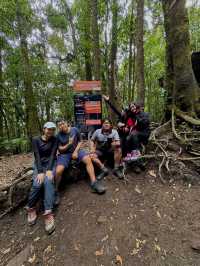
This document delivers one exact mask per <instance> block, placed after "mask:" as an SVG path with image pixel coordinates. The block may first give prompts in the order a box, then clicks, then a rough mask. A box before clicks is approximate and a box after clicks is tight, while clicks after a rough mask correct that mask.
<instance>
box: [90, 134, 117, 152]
mask: <svg viewBox="0 0 200 266" xmlns="http://www.w3.org/2000/svg"><path fill="white" fill-rule="evenodd" d="M91 140H92V141H94V142H95V143H96V144H97V149H108V148H110V147H111V143H112V142H113V141H119V140H120V138H119V134H118V132H117V130H116V129H112V131H111V132H110V133H108V134H107V133H106V132H102V129H97V130H96V131H95V132H94V133H93V135H92V138H91Z"/></svg>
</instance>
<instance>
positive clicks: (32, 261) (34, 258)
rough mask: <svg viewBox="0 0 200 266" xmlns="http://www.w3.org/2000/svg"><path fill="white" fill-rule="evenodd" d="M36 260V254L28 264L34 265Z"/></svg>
mask: <svg viewBox="0 0 200 266" xmlns="http://www.w3.org/2000/svg"><path fill="white" fill-rule="evenodd" d="M35 260H36V255H35V254H34V255H33V257H31V258H29V259H28V262H29V263H31V264H32V263H34V262H35Z"/></svg>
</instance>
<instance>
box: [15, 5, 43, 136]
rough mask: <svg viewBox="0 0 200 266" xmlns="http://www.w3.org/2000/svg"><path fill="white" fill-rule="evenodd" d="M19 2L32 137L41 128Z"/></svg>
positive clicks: (20, 34) (19, 9)
mask: <svg viewBox="0 0 200 266" xmlns="http://www.w3.org/2000/svg"><path fill="white" fill-rule="evenodd" d="M16 4H17V22H18V34H19V38H20V48H21V56H22V63H23V66H22V67H23V74H24V77H23V78H24V98H25V105H26V127H27V134H28V137H29V138H30V139H32V137H33V136H35V135H38V134H39V132H40V128H39V118H38V115H37V106H36V100H35V96H34V93H33V86H32V73H31V64H30V60H29V55H28V44H27V36H26V32H25V28H26V27H25V25H24V23H26V20H25V19H24V14H23V12H22V10H21V6H20V2H19V1H16Z"/></svg>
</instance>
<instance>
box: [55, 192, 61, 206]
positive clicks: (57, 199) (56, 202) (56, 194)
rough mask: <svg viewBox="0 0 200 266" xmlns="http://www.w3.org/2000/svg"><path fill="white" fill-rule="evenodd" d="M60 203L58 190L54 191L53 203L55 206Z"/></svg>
mask: <svg viewBox="0 0 200 266" xmlns="http://www.w3.org/2000/svg"><path fill="white" fill-rule="evenodd" d="M59 204H60V194H59V192H58V191H56V192H55V201H54V205H55V206H56V207H57V206H58V205H59Z"/></svg>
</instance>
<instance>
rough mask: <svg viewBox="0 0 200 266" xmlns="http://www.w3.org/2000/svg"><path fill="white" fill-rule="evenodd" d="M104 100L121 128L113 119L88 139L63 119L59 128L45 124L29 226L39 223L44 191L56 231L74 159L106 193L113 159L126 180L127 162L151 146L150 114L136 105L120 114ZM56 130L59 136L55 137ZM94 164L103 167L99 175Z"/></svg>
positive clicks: (49, 224) (48, 225)
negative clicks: (56, 214) (61, 191)
mask: <svg viewBox="0 0 200 266" xmlns="http://www.w3.org/2000/svg"><path fill="white" fill-rule="evenodd" d="M103 98H104V100H105V102H106V103H107V104H108V105H109V106H110V107H111V109H112V110H113V111H114V112H115V113H116V114H117V115H118V117H119V122H118V124H117V129H114V128H113V126H112V122H111V121H110V120H109V119H105V120H103V122H102V128H100V129H97V130H96V131H95V132H94V133H93V135H92V137H91V138H90V140H88V138H87V137H86V136H85V135H81V134H80V132H79V130H78V129H77V128H76V127H72V126H71V125H70V124H69V123H68V122H67V121H66V120H65V119H60V120H58V121H57V125H56V124H54V123H53V122H47V123H45V124H44V127H43V134H42V136H40V137H35V138H34V139H33V141H32V143H33V152H34V157H35V161H34V167H33V168H34V171H33V183H32V188H31V191H30V193H29V198H28V204H27V207H26V209H27V211H28V223H29V225H34V224H35V223H36V220H37V210H36V206H37V202H38V200H39V198H40V196H41V192H42V188H43V190H44V193H43V199H44V204H43V205H44V214H43V215H44V221H45V231H46V232H47V233H48V234H51V233H52V232H53V231H54V230H55V221H54V215H53V209H54V207H55V206H56V205H58V204H59V202H60V196H59V185H60V182H61V179H62V177H63V173H64V171H65V170H66V169H67V168H68V167H69V164H70V162H71V160H76V161H77V162H78V163H83V164H84V165H85V167H86V171H87V174H88V176H89V178H90V185H91V190H92V191H93V192H96V193H97V194H103V193H105V191H106V188H105V187H104V186H103V185H102V183H101V179H103V178H104V177H105V176H107V175H108V174H109V169H108V168H107V166H106V165H105V162H106V161H107V162H108V161H110V160H111V158H113V162H114V166H113V174H114V175H115V176H116V177H118V178H120V179H123V178H124V174H123V164H122V163H123V161H125V162H129V161H136V160H137V159H138V158H139V157H140V155H141V149H142V145H146V144H147V142H148V138H149V135H150V129H149V116H148V113H145V112H144V111H143V110H142V108H141V107H140V105H139V104H136V103H131V104H130V105H129V107H128V108H127V109H125V110H124V111H123V112H119V111H118V110H117V109H116V108H115V107H114V106H113V105H112V104H111V102H110V100H109V97H108V96H103ZM56 128H57V129H58V133H57V135H56V136H55V132H56ZM88 142H89V143H88ZM94 165H95V166H96V167H97V168H99V174H98V175H96V174H95V168H94Z"/></svg>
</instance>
